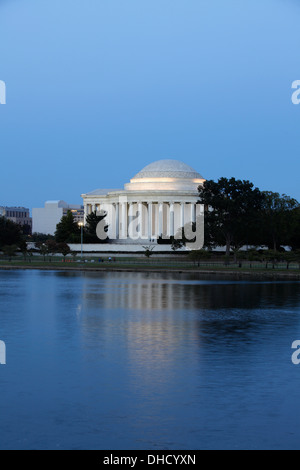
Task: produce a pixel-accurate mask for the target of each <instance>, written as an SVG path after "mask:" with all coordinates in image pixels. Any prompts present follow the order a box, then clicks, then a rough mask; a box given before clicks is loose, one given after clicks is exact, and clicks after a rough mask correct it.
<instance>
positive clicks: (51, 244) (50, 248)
mask: <svg viewBox="0 0 300 470" xmlns="http://www.w3.org/2000/svg"><path fill="white" fill-rule="evenodd" d="M45 245H46V247H47V254H48V256H49V258H50V262H51V261H52V256H53V255H55V254H56V253H57V250H58V246H57V243H56V241H55V240H53V239H50V240H46V242H45Z"/></svg>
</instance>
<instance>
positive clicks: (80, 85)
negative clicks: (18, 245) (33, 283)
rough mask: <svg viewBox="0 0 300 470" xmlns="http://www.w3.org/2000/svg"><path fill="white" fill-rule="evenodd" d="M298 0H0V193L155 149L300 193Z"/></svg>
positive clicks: (133, 166) (33, 190)
mask: <svg viewBox="0 0 300 470" xmlns="http://www.w3.org/2000/svg"><path fill="white" fill-rule="evenodd" d="M299 44H300V0H299V1H298V0H243V1H241V0H228V1H226V0H151V1H150V0H149V1H148V0H88V1H83V0H51V1H48V0H0V52H1V54H0V58H1V60H0V80H4V81H5V82H6V85H7V104H6V105H0V155H1V166H0V171H1V176H2V177H1V186H0V205H2V204H5V205H25V206H27V207H30V208H32V207H39V206H42V205H43V204H44V201H45V200H48V199H64V200H66V201H68V202H69V203H80V202H81V198H80V194H81V193H84V192H88V191H91V190H93V189H96V188H121V187H123V185H124V183H126V182H129V180H130V178H131V177H132V176H134V174H136V173H137V172H138V171H139V170H140V169H141V168H143V167H144V166H145V165H147V164H149V163H151V162H152V161H155V160H160V159H163V158H174V159H178V160H182V161H184V162H186V163H187V164H189V165H191V166H193V167H194V168H195V169H196V170H198V171H199V172H200V173H201V174H202V175H203V176H204V177H206V178H208V179H217V178H219V177H221V176H226V177H231V176H234V177H236V178H240V179H249V180H250V181H253V183H254V184H255V185H256V186H258V187H259V188H260V189H263V190H272V191H278V192H280V193H286V194H289V195H291V196H293V197H296V198H297V199H298V200H300V185H299V173H300V159H299V155H300V139H299V133H300V105H299V106H295V105H293V104H292V102H291V95H292V90H291V84H292V82H293V81H294V80H299V79H300V51H299Z"/></svg>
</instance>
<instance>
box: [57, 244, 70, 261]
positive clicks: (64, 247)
mask: <svg viewBox="0 0 300 470" xmlns="http://www.w3.org/2000/svg"><path fill="white" fill-rule="evenodd" d="M70 252H71V249H70V247H69V245H68V244H67V243H58V245H57V253H61V254H62V255H63V257H64V260H65V259H66V256H67V255H68V254H69V253H70Z"/></svg>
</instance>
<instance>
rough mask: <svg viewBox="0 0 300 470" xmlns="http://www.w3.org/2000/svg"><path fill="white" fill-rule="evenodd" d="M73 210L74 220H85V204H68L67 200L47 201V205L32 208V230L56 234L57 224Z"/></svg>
mask: <svg viewBox="0 0 300 470" xmlns="http://www.w3.org/2000/svg"><path fill="white" fill-rule="evenodd" d="M68 211H71V212H72V214H73V217H74V221H75V222H77V223H79V222H83V221H84V208H83V206H80V205H78V206H76V205H70V204H67V203H66V202H65V201H47V202H46V203H45V207H42V208H34V209H32V232H33V233H44V234H47V235H48V234H49V235H54V233H55V230H56V225H57V224H58V223H59V222H60V221H61V218H62V217H63V216H65V215H67V213H68Z"/></svg>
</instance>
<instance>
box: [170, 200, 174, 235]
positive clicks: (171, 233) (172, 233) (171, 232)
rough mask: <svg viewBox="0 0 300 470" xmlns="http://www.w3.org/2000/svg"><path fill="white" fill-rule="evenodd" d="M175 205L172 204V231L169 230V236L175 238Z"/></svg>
mask: <svg viewBox="0 0 300 470" xmlns="http://www.w3.org/2000/svg"><path fill="white" fill-rule="evenodd" d="M174 221H175V219H174V203H173V202H171V203H170V230H169V236H170V237H174V230H175V224H174Z"/></svg>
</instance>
